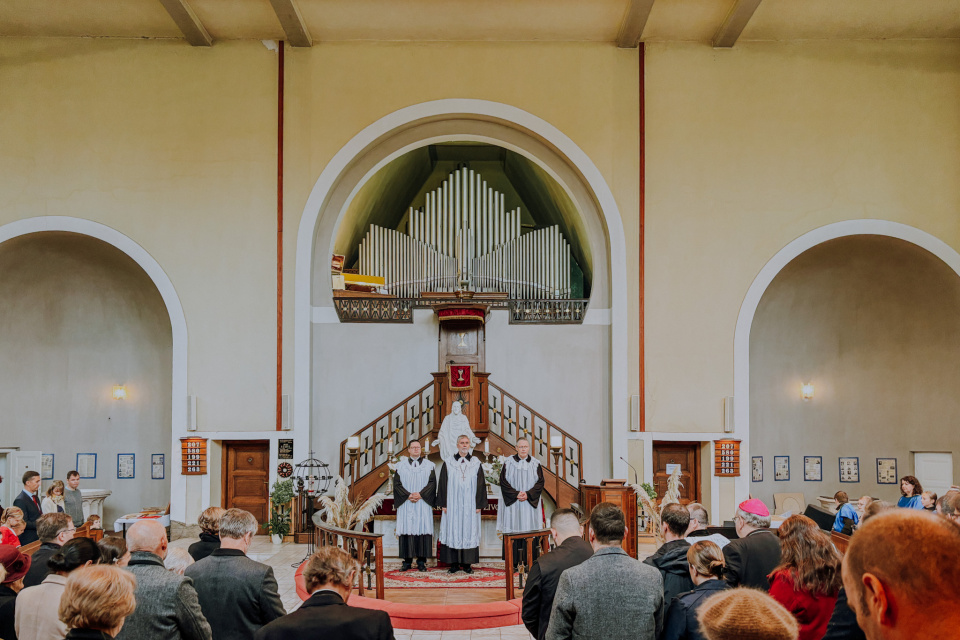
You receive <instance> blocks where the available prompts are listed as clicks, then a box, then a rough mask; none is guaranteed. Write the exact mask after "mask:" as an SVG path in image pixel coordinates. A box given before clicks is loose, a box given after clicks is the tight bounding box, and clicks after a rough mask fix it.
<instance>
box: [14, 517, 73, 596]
mask: <svg viewBox="0 0 960 640" xmlns="http://www.w3.org/2000/svg"><path fill="white" fill-rule="evenodd" d="M36 526H37V535H38V536H39V537H40V548H39V549H37V550H36V551H34V552H33V557H32V562H31V564H30V571H28V572H27V575H26V576H25V577H24V578H23V586H24V588H26V587H35V586H37V585H38V584H40V583H41V582H43V579H44V578H46V577H47V576H48V575H49V574H50V567H48V566H47V560H49V559H50V558H52V557H53V556H54V555H55V554H57V553H59V552H60V547H62V546H63V545H65V544H66V543H67V542H68V541H69V540H73V534H74V533H75V532H76V530H77V528H76V527H75V526H73V520H71V519H70V516H68V515H67V514H65V513H46V514H44V515H42V516H40V518H38V519H37V525H36Z"/></svg>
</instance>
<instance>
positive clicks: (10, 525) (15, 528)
mask: <svg viewBox="0 0 960 640" xmlns="http://www.w3.org/2000/svg"><path fill="white" fill-rule="evenodd" d="M25 528H26V524H25V523H24V522H23V511H22V510H21V509H20V507H7V508H6V509H4V510H3V514H2V515H0V544H9V545H12V546H14V547H19V546H20V538H18V537H17V536H19V535H20V534H21V533H23V530H24V529H25Z"/></svg>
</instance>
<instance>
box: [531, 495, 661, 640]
mask: <svg viewBox="0 0 960 640" xmlns="http://www.w3.org/2000/svg"><path fill="white" fill-rule="evenodd" d="M626 533H627V525H626V522H625V519H624V516H623V511H621V510H620V509H619V508H618V507H617V506H616V505H614V504H611V503H609V502H601V503H600V504H598V505H597V506H596V507H594V509H593V511H591V512H590V544H591V545H592V546H593V556H591V557H590V558H589V559H588V560H585V561H584V562H583V563H581V564H579V565H577V566H575V567H571V568H569V569H567V570H566V571H564V572H563V573H562V574H561V575H560V584H559V585H558V586H557V595H556V597H555V598H554V600H553V611H552V613H551V614H550V625H549V626H548V627H547V636H546V640H565V639H566V638H577V639H584V640H620V639H623V640H628V639H629V640H655V638H657V637H658V636H659V635H660V631H661V628H662V626H663V578H661V577H660V572H659V571H657V570H656V569H654V568H653V567H651V566H649V565H645V564H643V563H642V562H639V561H637V560H635V559H634V558H631V557H630V556H628V555H627V552H626V551H624V550H623V549H622V548H621V547H620V545H621V543H622V542H623V538H624V536H625V535H626Z"/></svg>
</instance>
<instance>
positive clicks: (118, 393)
mask: <svg viewBox="0 0 960 640" xmlns="http://www.w3.org/2000/svg"><path fill="white" fill-rule="evenodd" d="M113 399H114V400H126V399H127V388H126V387H125V386H123V385H122V384H118V385H116V386H114V387H113Z"/></svg>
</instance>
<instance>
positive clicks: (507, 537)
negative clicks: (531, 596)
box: [503, 529, 550, 601]
mask: <svg viewBox="0 0 960 640" xmlns="http://www.w3.org/2000/svg"><path fill="white" fill-rule="evenodd" d="M515 540H525V541H526V542H525V545H526V551H527V563H528V564H527V567H526V569H527V573H529V571H530V565H532V564H533V541H534V540H539V541H540V553H541V555H542V554H544V553H546V552H547V551H549V550H550V529H539V530H537V531H524V532H522V533H505V534H503V550H504V555H505V556H506V572H507V600H508V601H509V600H513V576H514V572H513V543H514V541H515ZM521 586H523V585H521Z"/></svg>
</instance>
